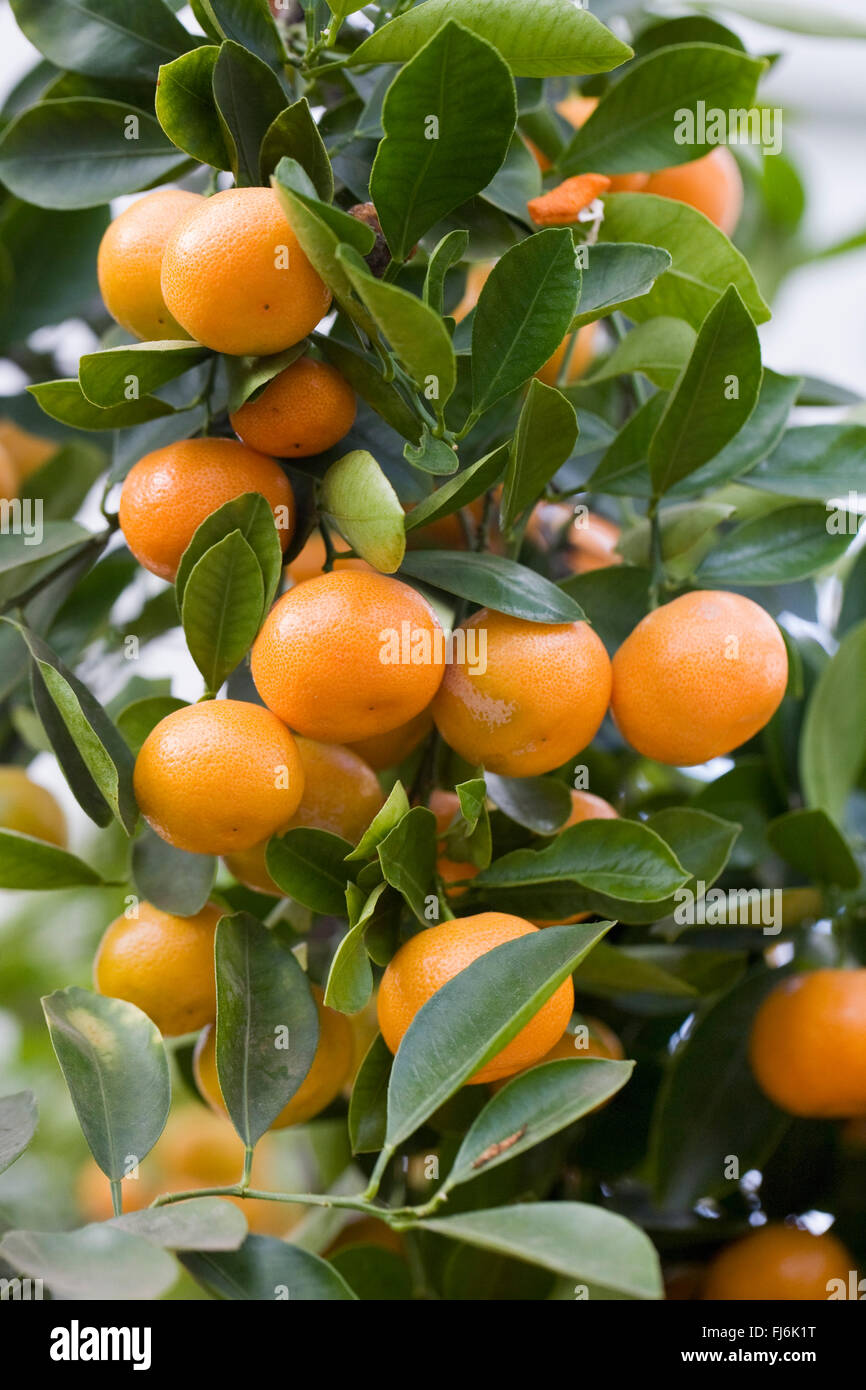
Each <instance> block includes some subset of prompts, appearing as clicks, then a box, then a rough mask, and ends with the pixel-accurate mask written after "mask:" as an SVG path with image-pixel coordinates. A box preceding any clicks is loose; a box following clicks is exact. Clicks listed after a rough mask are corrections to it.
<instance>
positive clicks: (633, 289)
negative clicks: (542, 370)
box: [571, 241, 671, 331]
mask: <svg viewBox="0 0 866 1390" xmlns="http://www.w3.org/2000/svg"><path fill="white" fill-rule="evenodd" d="M583 254H584V258H585V259H584V262H583V263H582V269H583V280H582V284H581V291H580V303H579V304H578V306H577V308H578V312H577V313H576V315H575V316H574V318H573V319H572V321H571V330H572V331H575V330H576V329H578V328H582V327H583V326H584V324H587V323H592V322H593V321H594V320H595V319H600V318H604V317H605V316H606V315H607V314H612V313H613V311H614V309H620V308H621V307H622V306H623V304H625V303H627V302H628V301H629V300H631V299H639V298H640V297H641V295H644V294H649V292H650V290H651V289H652V287H653V285H654V284H655V282H656V280H657V279H658V278H659V276H660V275H663V274H664V273H665V271H666V270H667V269H668V268H669V266H670V265H671V256H670V252H669V251H665V250H663V248H662V247H660V246H642V245H640V244H639V243H634V242H623V243H622V244H621V245H616V243H614V242H607V241H598V242H596V243H595V245H594V246H587V247H585V248H584V252H583Z"/></svg>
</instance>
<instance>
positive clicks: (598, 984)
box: [575, 941, 697, 1001]
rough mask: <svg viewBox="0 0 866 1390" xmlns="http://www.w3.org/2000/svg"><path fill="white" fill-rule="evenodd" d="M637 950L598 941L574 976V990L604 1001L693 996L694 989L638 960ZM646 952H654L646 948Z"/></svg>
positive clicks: (645, 961) (695, 991)
mask: <svg viewBox="0 0 866 1390" xmlns="http://www.w3.org/2000/svg"><path fill="white" fill-rule="evenodd" d="M640 949H641V948H640V947H639V946H636V947H633V948H632V950H631V951H629V950H628V949H618V948H617V947H616V946H609V945H608V943H607V942H606V941H602V942H601V943H600V945H598V946H596V948H595V950H594V951H593V953H592V955H591V956H588V957H587V959H586V960H585V961H584V962H583V964H582V965H581V966H580V968H579V969H578V971H577V973H576V975H575V984H576V986H577V988H578V989H579V990H580V991H581V992H582V993H586V994H600V995H601V996H602V997H606V998H611V997H613V998H617V997H618V996H620V997H621V996H623V995H638V994H658V995H662V996H666V997H672V998H674V999H677V1000H680V1001H681V1000H682V999H683V998H686V999H687V998H688V997H689V996H690V995H692V996H694V995H696V994H697V990H696V989H695V988H694V987H693V986H692V985H690V984H687V983H686V982H685V981H684V980H679V979H677V977H676V976H675V975H671V974H670V972H669V971H667V970H663V969H662V968H661V966H659V965H657V964H656V963H655V962H654V961H653V960H647V959H644V958H643V957H641V956H640V955H639V954H638V952H639V951H640ZM649 949H650V950H652V949H654V948H653V947H649Z"/></svg>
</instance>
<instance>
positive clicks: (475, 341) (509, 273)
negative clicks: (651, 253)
mask: <svg viewBox="0 0 866 1390" xmlns="http://www.w3.org/2000/svg"><path fill="white" fill-rule="evenodd" d="M427 3H430V0H427ZM579 294H580V271H579V269H578V267H577V265H576V263H575V251H574V245H573V243H572V239H571V233H570V232H569V231H568V229H567V228H564V227H563V228H556V227H549V228H547V229H546V230H545V231H542V232H536V233H535V235H534V236H531V237H526V238H525V239H524V240H523V241H520V242H518V243H517V245H516V246H513V247H512V248H511V250H510V251H506V253H505V255H504V256H503V257H502V258H501V260H499V261H497V263H496V265H495V266H494V267H493V270H492V271H491V272H490V275H489V277H488V279H487V282H486V284H485V286H484V288H483V290H482V291H481V294H480V296H479V299H478V304H477V305H476V308H475V314H474V316H473V321H472V409H473V413H474V414H476V415H480V414H481V413H482V412H483V411H485V410H488V409H489V408H490V406H492V405H495V403H496V402H497V401H498V400H501V399H502V397H503V396H507V395H510V393H511V392H512V391H514V390H516V389H517V388H518V387H519V386H522V385H523V383H524V382H525V381H527V380H528V379H529V377H531V376H532V375H533V374H534V373H535V372H537V371H539V370H540V368H541V367H543V366H544V364H545V362H547V361H548V359H549V358H550V357H552V355H553V353H554V352H555V351H556V349H557V348H558V347H559V345H560V343H561V342H562V340H563V338H564V337H565V335H566V333H567V332H568V329H569V325H570V323H571V321H572V319H573V318H574V315H575V311H576V308H577V301H578V296H579Z"/></svg>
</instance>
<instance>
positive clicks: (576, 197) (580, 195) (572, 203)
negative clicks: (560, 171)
mask: <svg viewBox="0 0 866 1390" xmlns="http://www.w3.org/2000/svg"><path fill="white" fill-rule="evenodd" d="M608 188H610V179H609V178H608V177H607V175H606V174H574V175H573V176H572V177H571V178H569V179H565V180H564V181H563V182H562V183H559V184H557V185H556V187H555V188H551V189H548V191H547V192H546V193H541V194H539V196H538V197H537V198H530V200H529V202H528V203H527V205H526V208H527V211H528V213H529V216H530V217H531V218H532V220H533V222H534V223H535V225H536V227H570V226H571V225H572V224H573V223H574V222H576V221H577V219H578V214H579V213H581V212H582V211H583V209H584V208H586V207H589V205H590V203H592V202H594V201H595V199H596V198H598V197H599V195H600V194H602V193H604V192H605V190H606V189H608Z"/></svg>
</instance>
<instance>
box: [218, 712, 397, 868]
mask: <svg viewBox="0 0 866 1390" xmlns="http://www.w3.org/2000/svg"><path fill="white" fill-rule="evenodd" d="M295 742H296V744H297V749H298V753H299V754H300V758H301V767H302V769H303V773H304V792H303V795H302V797H301V800H300V802H299V803H298V807H297V810H296V811H295V813H294V815H293V816H292V818H291V820H289V821H288V822H287V824H286V825H284V826H281V827H280V833H281V834H283V833H284V832H285V831H286V830H291V829H292V827H293V826H298V825H309V826H313V827H314V828H315V829H316V830H329V831H330V832H331V834H332V835H341V836H342V837H343V839H344V840H350V841H351V843H352V844H353V845H356V844H357V843H358V841H359V840H360V838H361V836H362V835H363V833H364V831H365V830H366V829H367V826H368V825H369V824H370V821H371V820H372V819H373V817H374V816H375V814H376V812H377V811H379V810H381V807H382V803H383V802H384V799H385V798H384V796H383V795H382V788H381V787H380V785H379V779H378V777H377V776H376V774H375V772H374V771H373V769H372V768H371V767H369V766H368V764H367V763H365V762H364V760H363V758H360V757H359V756H358V754H357V753H353V752H352V750H351V749H350V748H344V747H343V746H342V745H341V744H339V743H316V742H315V741H314V740H313V739H309V738H298V739H296V740H295ZM267 847H268V841H267V840H264V841H263V842H262V843H261V844H259V845H254V846H253V848H252V849H248V850H241V851H239V853H237V854H229V855H226V864H227V865H228V867H229V868H230V869H231V871H232V873H233V874H234V876H235V878H237V879H239V880H240V882H241V883H246V884H247V886H248V887H250V888H257V889H259V890H260V891H261V892H263V893H277V894H280V893H281V892H282V890H281V889H280V888H278V887H277V885H276V884H275V883H274V881H273V879H272V878H271V876H270V874H269V873H268V869H267V864H266V862H265V854H266V851H267Z"/></svg>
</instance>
